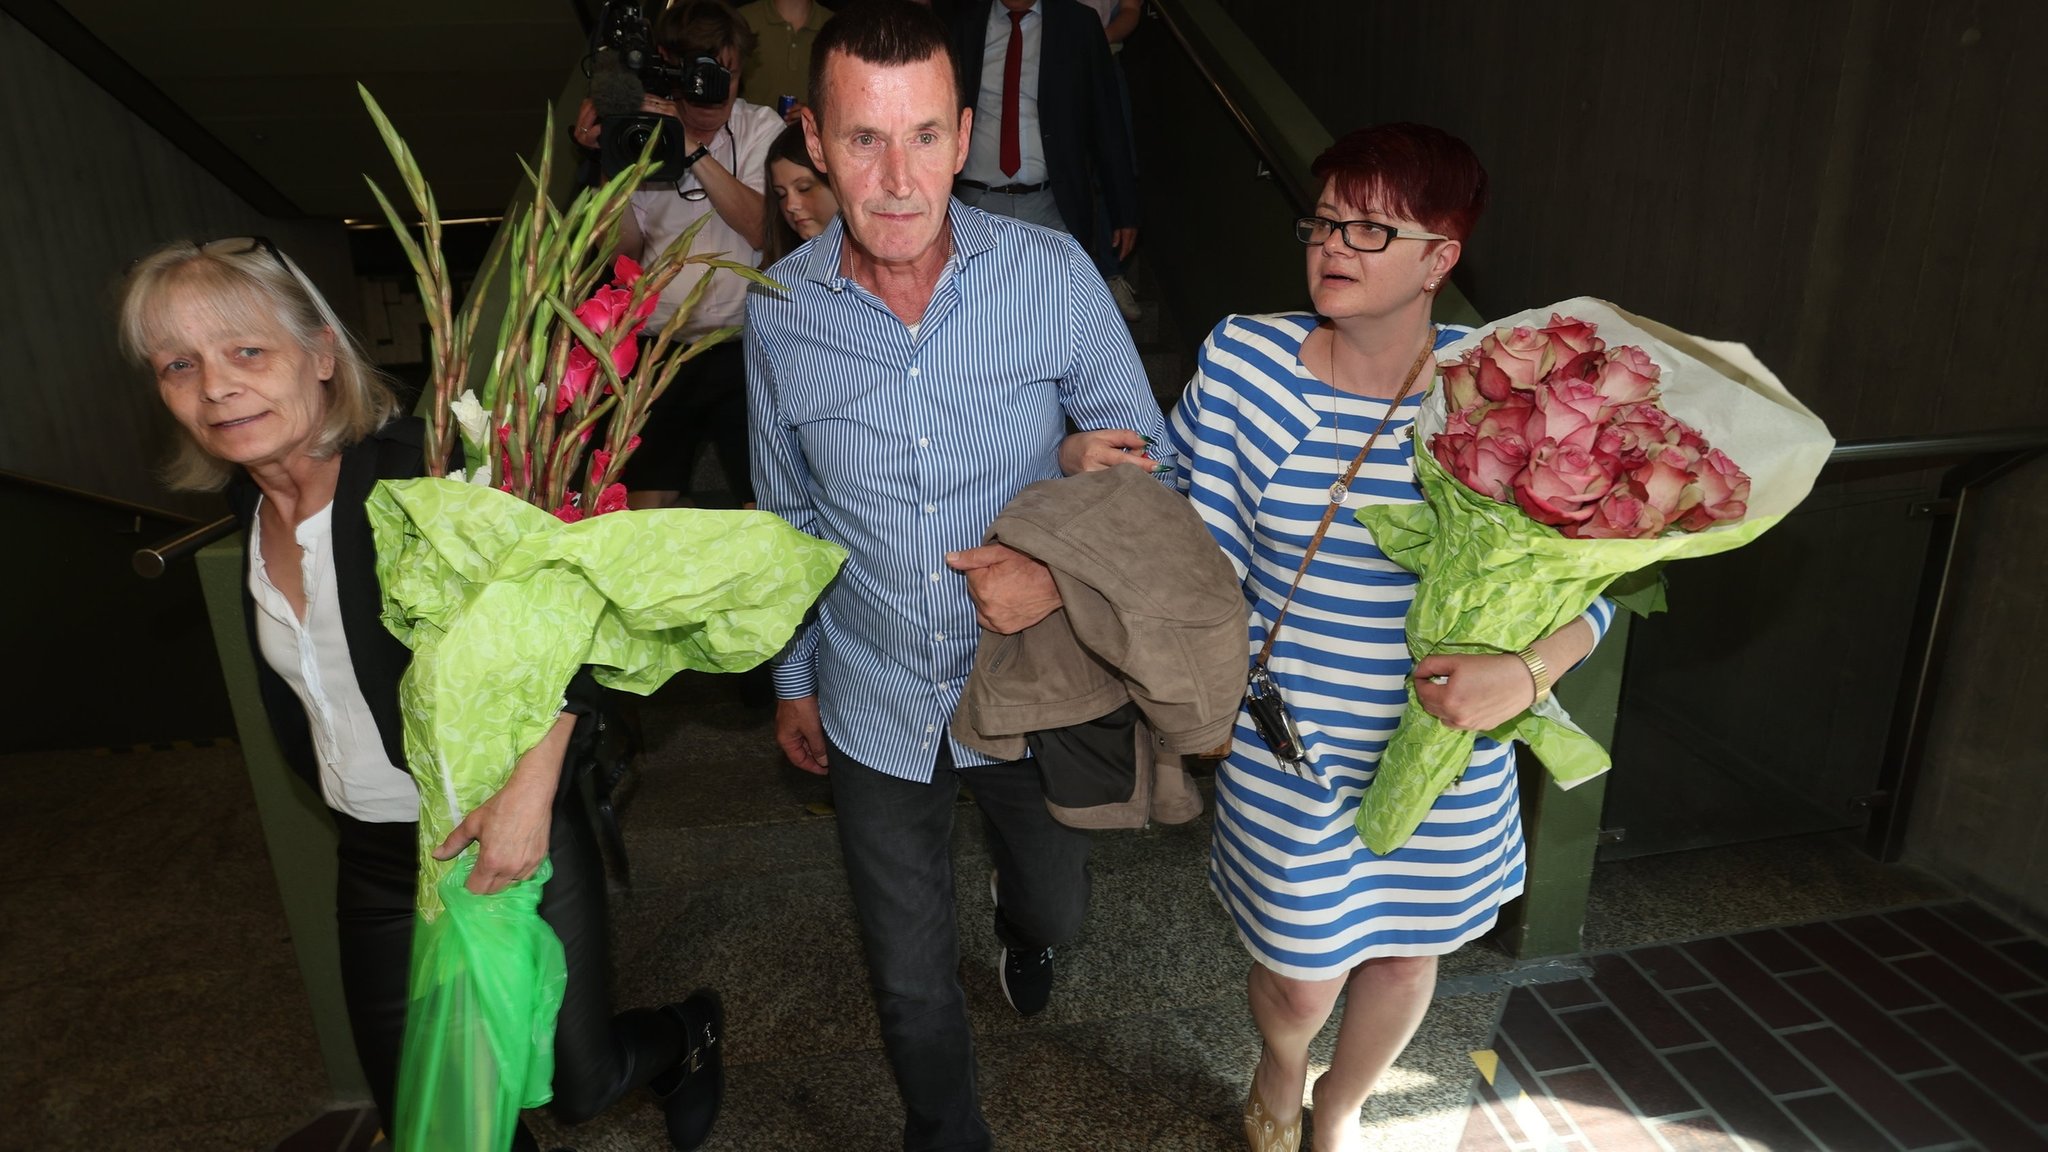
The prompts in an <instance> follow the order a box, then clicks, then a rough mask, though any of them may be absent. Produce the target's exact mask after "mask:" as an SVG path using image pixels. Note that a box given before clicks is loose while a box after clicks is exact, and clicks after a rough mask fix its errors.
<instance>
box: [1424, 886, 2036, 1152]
mask: <svg viewBox="0 0 2048 1152" xmlns="http://www.w3.org/2000/svg"><path fill="white" fill-rule="evenodd" d="M1585 963H1586V965H1587V966H1588V967H1589V968H1590V969H1591V975H1590V976H1589V977H1587V978H1585V979H1574V980H1566V981H1561V982H1556V983H1548V984H1539V985H1534V986H1531V987H1523V988H1517V989H1515V990H1514V991H1513V992H1512V993H1511V994H1510V995H1509V997H1508V1000H1507V1002H1506V1004H1505V1005H1504V1007H1503V1009H1502V1013H1501V1022H1500V1025H1499V1027H1498V1028H1497V1029H1496V1030H1495V1033H1494V1039H1493V1045H1494V1047H1493V1050H1492V1057H1493V1059H1495V1060H1497V1062H1498V1063H1497V1065H1496V1066H1495V1067H1494V1069H1493V1072H1492V1076H1491V1082H1490V1083H1489V1082H1488V1080H1487V1078H1485V1077H1484V1076H1482V1078H1481V1079H1480V1081H1479V1083H1478V1085H1477V1087H1476V1088H1475V1090H1474V1094H1473V1101H1472V1109H1471V1113H1470V1116H1469V1119H1468V1120H1467V1123H1466V1127H1465V1135H1464V1139H1463V1141H1462V1142H1461V1144H1460V1145H1459V1152H1506V1150H1514V1152H1536V1150H1542V1149H1560V1150H1570V1152H1637V1150H1642V1152H1651V1150H1656V1152H1707V1150H1723V1149H1725V1150H1734V1149H1750V1150H1753V1152H1794V1150H1799V1149H1821V1150H1827V1152H1875V1150H1879V1149H1886V1150H1897V1152H1935V1150H1940V1152H1962V1150H1965V1149H1971V1150H1981V1152H2021V1150H2023V1149H2048V944H2044V943H2043V942H2042V941H2041V940H2039V939H2037V938H2035V937H2032V936H2029V935H2028V934H2026V933H2024V932H2022V931H2020V930H2019V929H2018V928H2015V927H2014V926H2012V925H2011V924H2008V923H2006V922H2005V921H2003V920H2001V919H1999V918H1998V917H1997V916H1995V915H1993V914H1991V913H1990V912H1988V911H1986V910H1985V909H1984V908H1982V907H1981V906H1979V905H1977V904H1973V903H1969V902H1952V903H1941V904H1930V905H1924V906H1920V907H1913V908H1902V909H1896V910H1893V911H1888V912H1881V913H1873V914H1869V915H1862V916H1852V917H1848V918H1846V919H1839V920H1823V921H1817V922H1814V923H1810V924H1800V925H1796V926H1793V927H1789V928H1767V929H1763V930H1761V931H1753V932H1742V933H1737V934H1735V935H1731V936H1714V937H1708V938H1705V939H1700V940H1693V941H1689V942H1685V943H1679V944H1658V945H1652V946H1649V947H1642V948H1631V949H1627V950H1625V951H1619V952H1609V953H1605V954H1601V955H1595V956H1590V957H1587V958H1586V960H1585ZM1476 1059H1477V1060H1479V1061H1480V1062H1481V1068H1482V1070H1485V1069H1486V1067H1487V1064H1488V1057H1487V1055H1486V1054H1483V1053H1482V1054H1478V1055H1477V1056H1476Z"/></svg>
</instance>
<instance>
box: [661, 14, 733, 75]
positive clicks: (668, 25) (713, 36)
mask: <svg viewBox="0 0 2048 1152" xmlns="http://www.w3.org/2000/svg"><path fill="white" fill-rule="evenodd" d="M654 43H655V44H656V45H657V46H658V47H660V48H661V50H662V51H664V52H666V53H668V54H669V58H670V59H672V60H674V61H675V62H676V63H678V64H687V63H689V62H690V61H692V60H695V59H696V58H697V57H699V56H709V57H711V58H712V59H714V60H716V59H717V58H718V54H719V53H720V52H723V51H724V50H725V49H727V48H730V49H732V50H733V51H734V52H735V53H737V54H738V55H739V57H740V59H742V60H744V59H746V58H747V53H749V52H752V51H753V50H754V30H753V29H752V28H750V27H748V26H747V22H746V21H745V20H744V19H741V17H740V15H739V13H737V12H734V11H733V10H732V8H731V7H729V6H728V5H726V4H725V3H724V0H678V2H677V3H674V4H671V5H669V6H668V8H666V9H665V10H663V12H662V14H661V17H660V18H659V19H658V20H656V21H655V23H654Z"/></svg>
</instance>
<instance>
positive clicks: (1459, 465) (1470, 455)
mask: <svg viewBox="0 0 2048 1152" xmlns="http://www.w3.org/2000/svg"><path fill="white" fill-rule="evenodd" d="M1429 447H1430V450H1431V451H1432V452H1434V453H1436V458H1437V462H1438V463H1439V464H1442V465H1443V466H1444V470H1445V471H1447V472H1449V473H1450V474H1451V475H1452V476H1453V477H1455V478H1456V479H1457V481H1458V483H1460V484H1463V485H1464V486H1465V487H1467V488H1470V489H1472V490H1473V491H1474V492H1477V493H1479V494H1480V495H1481V496H1485V497H1487V498H1488V499H1491V500H1498V501H1500V502H1501V503H1503V504H1512V503H1514V502H1515V476H1516V475H1517V474H1518V473H1520V472H1521V471H1522V468H1523V466H1524V465H1526V464H1527V463H1528V462H1529V449H1528V447H1527V445H1525V444H1524V443H1523V442H1522V440H1521V439H1520V438H1519V437H1514V436H1503V437H1479V436H1461V435H1448V436H1436V437H1433V438H1432V439H1431V440H1430V442H1429Z"/></svg>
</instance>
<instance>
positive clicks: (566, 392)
mask: <svg viewBox="0 0 2048 1152" xmlns="http://www.w3.org/2000/svg"><path fill="white" fill-rule="evenodd" d="M596 374H597V357H595V356H592V355H591V354H590V350H589V349H587V348H585V347H584V346H583V345H581V344H578V345H576V346H575V347H574V348H571V349H569V363H568V365H567V367H565V368H564V369H563V370H562V383H561V384H560V385H559V386H557V387H556V389H555V415H557V416H560V415H561V414H562V413H564V412H567V411H568V410H569V406H570V405H571V404H574V403H575V402H576V399H577V397H579V396H581V395H583V392H584V390H585V389H587V388H589V387H590V378H591V377H592V376H594V375H596Z"/></svg>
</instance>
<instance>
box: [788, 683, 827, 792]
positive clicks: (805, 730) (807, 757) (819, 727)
mask: <svg viewBox="0 0 2048 1152" xmlns="http://www.w3.org/2000/svg"><path fill="white" fill-rule="evenodd" d="M775 743H776V744H778V745H780V746H781V748H782V754H783V755H784V756H787V757H789V762H790V763H791V764H794V765H796V766H797V767H799V768H801V769H803V770H804V771H806V772H810V773H813V774H815V775H818V776H823V775H824V774H825V773H826V772H828V771H830V770H831V766H830V764H829V763H828V762H827V756H826V753H825V722H824V721H823V720H820V719H819V718H818V698H817V697H816V696H800V697H798V698H796V699H795V700H777V701H776V702H775Z"/></svg>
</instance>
